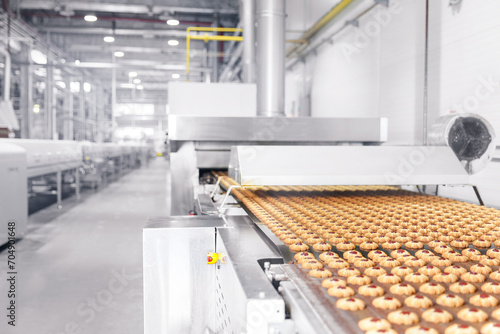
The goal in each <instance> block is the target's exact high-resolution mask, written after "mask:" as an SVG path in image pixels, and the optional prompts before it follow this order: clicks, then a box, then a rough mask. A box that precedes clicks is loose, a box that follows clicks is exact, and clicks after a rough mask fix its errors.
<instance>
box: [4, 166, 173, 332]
mask: <svg viewBox="0 0 500 334" xmlns="http://www.w3.org/2000/svg"><path fill="white" fill-rule="evenodd" d="M167 172H168V162H166V161H165V160H155V161H153V162H152V163H151V164H150V166H149V167H144V168H141V169H138V170H135V171H132V172H131V173H129V174H127V175H125V176H124V177H123V178H122V179H120V180H118V181H115V182H114V183H111V184H109V185H107V186H106V187H104V188H103V189H100V190H98V191H97V192H95V193H94V192H92V191H87V192H86V193H85V194H84V195H83V196H82V199H81V200H80V201H79V203H76V200H75V199H74V198H71V199H68V200H67V201H66V202H65V203H64V207H63V209H62V210H57V209H56V208H54V207H50V208H47V209H44V210H42V211H40V212H38V213H36V214H34V215H32V216H30V225H29V231H28V233H27V235H26V237H25V238H24V239H23V240H21V241H19V242H18V243H17V245H16V246H17V247H16V248H17V254H16V264H17V272H18V275H17V283H16V285H17V286H16V289H17V298H16V307H17V308H16V312H17V319H16V326H15V327H12V326H8V325H7V321H8V318H7V317H6V315H7V310H6V308H7V306H8V304H7V303H8V302H7V298H6V293H7V291H8V286H7V281H6V278H5V276H6V272H7V270H6V266H7V253H6V251H3V252H1V253H0V273H1V277H2V280H1V282H0V303H1V304H0V310H2V311H0V319H2V320H1V322H0V333H23V334H24V333H42V334H62V333H64V334H69V333H72V334H73V333H108V334H114V333H143V289H142V287H143V284H142V227H143V226H144V223H145V221H146V219H147V217H148V216H166V215H167V213H168V212H169V208H168V205H169V203H170V200H169V198H168V197H169V194H168V191H167V189H168V187H167V186H168V185H167V182H168V181H167V180H168V179H169V178H167Z"/></svg>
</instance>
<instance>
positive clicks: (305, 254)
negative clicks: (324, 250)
mask: <svg viewBox="0 0 500 334" xmlns="http://www.w3.org/2000/svg"><path fill="white" fill-rule="evenodd" d="M311 257H312V258H314V254H313V253H309V252H300V253H297V254H295V255H294V256H293V258H294V259H295V260H296V261H298V260H300V259H303V258H311Z"/></svg>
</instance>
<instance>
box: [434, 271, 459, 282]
mask: <svg viewBox="0 0 500 334" xmlns="http://www.w3.org/2000/svg"><path fill="white" fill-rule="evenodd" d="M432 279H433V280H434V281H436V282H441V283H454V282H456V281H458V276H456V275H453V274H448V273H441V274H436V275H434V276H432Z"/></svg>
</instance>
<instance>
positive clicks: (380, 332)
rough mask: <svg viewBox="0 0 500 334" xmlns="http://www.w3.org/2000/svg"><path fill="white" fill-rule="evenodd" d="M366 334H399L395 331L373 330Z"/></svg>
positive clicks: (390, 329)
mask: <svg viewBox="0 0 500 334" xmlns="http://www.w3.org/2000/svg"><path fill="white" fill-rule="evenodd" d="M365 334H398V332H396V331H395V330H394V329H392V328H389V329H372V330H369V331H367V332H366V333H365Z"/></svg>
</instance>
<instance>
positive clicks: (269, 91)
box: [256, 0, 285, 117]
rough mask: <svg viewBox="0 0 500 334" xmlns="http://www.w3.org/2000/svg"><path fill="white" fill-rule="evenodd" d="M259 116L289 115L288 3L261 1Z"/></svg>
mask: <svg viewBox="0 0 500 334" xmlns="http://www.w3.org/2000/svg"><path fill="white" fill-rule="evenodd" d="M256 7H257V13H256V16H257V115H259V116H268V117H272V116H284V115H285V0H257V5H256Z"/></svg>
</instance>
